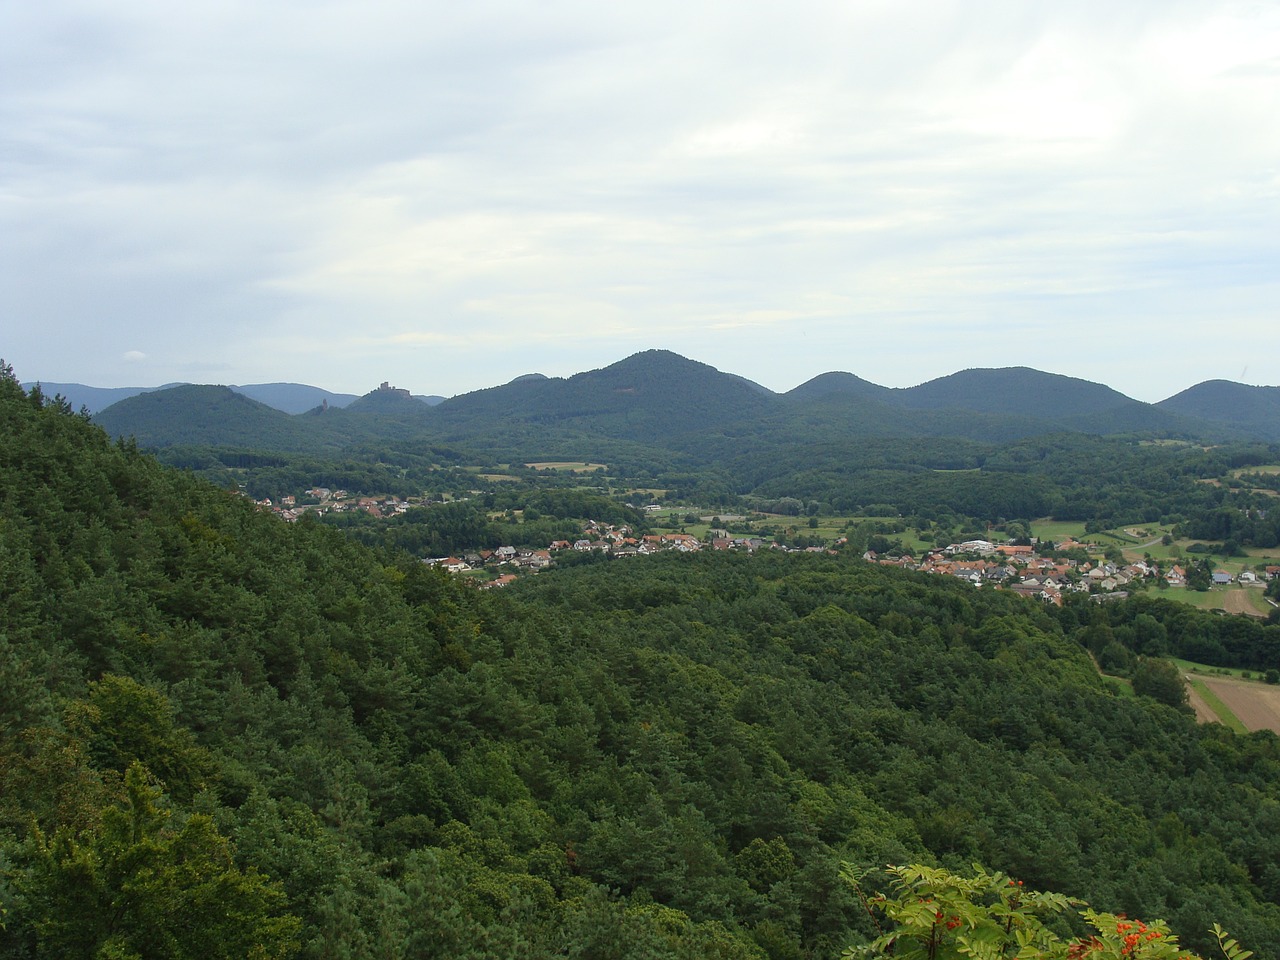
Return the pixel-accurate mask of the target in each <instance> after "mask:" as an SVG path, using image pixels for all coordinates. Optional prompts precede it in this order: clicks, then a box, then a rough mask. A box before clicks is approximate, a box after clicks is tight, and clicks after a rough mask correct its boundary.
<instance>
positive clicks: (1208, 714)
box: [1187, 674, 1249, 733]
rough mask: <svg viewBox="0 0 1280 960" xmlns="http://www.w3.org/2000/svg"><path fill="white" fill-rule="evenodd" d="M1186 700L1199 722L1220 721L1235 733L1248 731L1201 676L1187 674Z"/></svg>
mask: <svg viewBox="0 0 1280 960" xmlns="http://www.w3.org/2000/svg"><path fill="white" fill-rule="evenodd" d="M1187 700H1188V702H1190V704H1191V709H1192V710H1194V711H1195V712H1196V719H1197V720H1199V721H1200V722H1201V723H1221V724H1223V725H1224V726H1226V727H1227V728H1228V729H1231V730H1234V731H1235V732H1236V733H1248V732H1249V731H1248V730H1247V729H1246V728H1245V725H1244V724H1243V723H1241V722H1240V718H1239V717H1237V716H1236V715H1235V714H1234V713H1232V712H1231V708H1230V707H1228V706H1227V705H1226V704H1225V703H1223V702H1222V701H1221V700H1220V699H1219V698H1218V696H1217V694H1215V693H1214V692H1213V691H1212V690H1210V689H1209V687H1208V686H1207V685H1206V684H1205V682H1204V678H1203V677H1196V676H1192V675H1191V674H1187Z"/></svg>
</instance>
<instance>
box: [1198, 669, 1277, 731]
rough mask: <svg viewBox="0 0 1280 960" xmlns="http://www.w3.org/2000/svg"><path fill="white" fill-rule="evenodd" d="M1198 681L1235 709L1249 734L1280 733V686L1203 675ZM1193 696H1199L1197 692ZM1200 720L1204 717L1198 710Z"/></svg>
mask: <svg viewBox="0 0 1280 960" xmlns="http://www.w3.org/2000/svg"><path fill="white" fill-rule="evenodd" d="M1198 679H1200V680H1202V681H1203V682H1204V685H1205V686H1206V687H1208V688H1209V689H1210V690H1212V691H1213V694H1214V696H1216V697H1217V698H1218V699H1219V700H1221V701H1222V702H1223V703H1225V704H1226V705H1227V706H1228V707H1230V708H1231V712H1232V713H1234V714H1235V715H1236V716H1237V717H1239V718H1240V722H1241V723H1243V724H1244V725H1245V728H1246V729H1247V730H1271V731H1273V732H1275V733H1280V686H1276V685H1274V684H1269V683H1255V682H1252V681H1249V680H1234V679H1231V678H1229V677H1206V676H1202V675H1201V676H1199V677H1198ZM1190 692H1191V693H1192V695H1193V696H1194V695H1195V692H1194V691H1190ZM1193 706H1194V704H1193ZM1196 716H1197V717H1199V716H1200V710H1199V708H1198V707H1197V708H1196Z"/></svg>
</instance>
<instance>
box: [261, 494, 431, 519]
mask: <svg viewBox="0 0 1280 960" xmlns="http://www.w3.org/2000/svg"><path fill="white" fill-rule="evenodd" d="M253 502H254V503H256V504H257V505H258V506H259V507H261V508H262V509H263V510H269V511H271V512H272V513H274V514H275V515H276V516H278V517H279V518H280V519H281V520H284V521H285V522H286V523H293V522H295V521H296V520H297V519H298V518H299V517H301V516H302V515H303V514H304V513H307V512H308V511H314V512H315V513H329V512H330V511H332V512H333V513H346V512H354V511H357V510H359V511H362V512H364V513H367V514H369V515H370V516H371V517H376V518H378V519H382V518H384V517H394V516H395V515H396V514H399V513H404V512H405V511H406V510H408V509H409V508H410V507H420V506H423V505H424V504H427V503H430V502H431V501H430V500H429V498H427V497H407V498H405V499H403V500H402V499H400V498H399V497H353V496H351V495H350V494H349V493H347V491H346V490H330V489H329V488H328V487H312V488H311V489H310V490H308V491H307V493H306V496H305V497H304V499H303V502H302V503H299V502H298V498H297V497H294V496H285V497H281V498H280V499H279V500H278V501H272V500H271V499H270V498H269V497H264V498H263V499H261V500H255V501H253Z"/></svg>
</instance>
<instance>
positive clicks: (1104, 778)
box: [0, 369, 1280, 960]
mask: <svg viewBox="0 0 1280 960" xmlns="http://www.w3.org/2000/svg"><path fill="white" fill-rule="evenodd" d="M1102 466H1103V465H1102V464H1099V469H1101V468H1102ZM542 506H543V509H544V515H545V516H546V517H547V518H550V519H551V520H554V519H555V518H556V516H557V515H558V514H561V513H563V514H572V513H573V511H574V510H576V509H578V508H579V506H580V505H579V504H575V503H573V502H571V500H570V499H569V498H566V497H561V496H558V495H556V496H553V495H552V494H551V493H547V494H546V497H545V499H544V500H543V501H542ZM1239 623H1245V621H1238V620H1235V619H1234V618H1220V617H1215V616H1213V615H1210V614H1207V613H1201V612H1199V611H1195V610H1192V609H1189V608H1186V607H1178V608H1176V609H1175V608H1173V607H1172V606H1171V605H1167V604H1163V603H1162V602H1160V601H1159V600H1158V599H1148V598H1136V599H1134V600H1132V601H1130V602H1127V603H1117V604H1114V605H1108V606H1098V605H1095V604H1093V603H1091V602H1089V601H1088V600H1084V601H1082V602H1081V603H1079V604H1068V605H1067V606H1066V607H1063V608H1061V609H1057V608H1050V607H1045V606H1042V605H1040V604H1038V603H1036V602H1033V601H1028V600H1023V599H1022V598H1019V597H1016V596H1013V595H1010V594H1008V593H1002V592H998V591H990V590H975V589H974V588H973V587H971V586H969V585H967V584H962V583H960V582H958V581H953V580H950V579H948V578H941V577H928V576H925V575H920V574H912V573H906V572H902V571H897V570H890V569H884V568H880V567H877V566H873V565H869V564H865V563H862V562H861V561H859V560H857V559H851V558H846V557H836V556H822V555H785V554H780V553H779V554H770V555H757V556H746V555H730V554H709V553H703V554H691V555H670V554H664V555H660V556H655V557H650V558H633V559H628V560H619V561H613V562H605V561H601V562H597V563H589V564H582V565H579V566H575V567H573V568H571V569H563V570H556V571H551V572H549V573H544V574H540V575H539V576H537V577H532V578H528V579H526V580H522V581H520V582H518V583H516V584H514V585H513V586H512V587H511V588H509V589H508V590H507V591H504V592H502V593H481V592H478V591H475V590H472V589H469V588H467V587H465V586H464V585H462V584H460V583H458V582H457V581H454V580H451V579H450V578H448V577H447V576H446V575H444V574H441V573H438V572H436V571H435V570H432V569H429V568H428V567H426V566H425V565H424V564H422V563H419V562H417V561H416V560H414V559H413V558H412V557H410V556H409V555H408V554H406V553H404V552H403V551H401V550H399V549H397V544H394V543H392V544H390V545H387V544H380V545H379V546H378V547H376V548H372V547H369V546H366V545H363V544H360V543H357V542H355V541H354V540H353V539H352V538H350V537H348V536H344V535H343V533H342V532H340V531H337V530H334V529H332V528H329V527H327V526H324V525H322V524H318V523H313V522H307V521H305V520H304V521H303V522H300V523H297V524H294V525H286V524H284V523H281V522H279V521H278V520H277V519H276V518H274V517H273V516H271V515H269V514H265V513H262V512H260V511H258V510H256V509H255V508H254V506H253V505H252V503H251V502H249V501H248V500H247V499H245V498H243V497H238V496H235V495H232V494H229V493H227V492H226V491H224V490H221V489H219V488H217V487H215V486H213V485H211V484H208V483H206V482H204V481H203V480H201V479H199V478H198V477H195V476H193V475H191V474H190V473H185V472H180V471H175V470H172V469H170V468H167V467H165V466H162V465H161V464H159V463H158V462H157V461H155V460H154V459H152V458H150V457H148V456H146V455H144V454H143V453H141V452H140V451H139V450H138V449H137V448H136V447H135V446H134V445H132V444H130V443H117V442H113V441H111V440H109V439H108V438H107V436H106V435H105V434H104V433H103V432H102V431H100V430H99V429H98V428H97V427H96V426H94V425H93V424H92V423H90V422H88V420H87V419H85V418H84V417H81V416H77V415H75V414H73V413H72V412H71V411H70V410H69V409H67V407H66V405H64V404H60V403H57V402H52V401H50V400H48V399H47V398H44V397H42V396H41V395H40V394H39V393H38V392H35V393H33V394H28V393H25V392H24V391H23V390H22V389H21V387H20V386H19V385H18V383H17V381H16V380H15V379H14V377H13V375H12V373H11V372H10V371H8V370H7V369H6V370H5V371H4V372H3V375H2V376H0V689H2V690H3V691H4V697H3V699H2V700H0V910H3V913H2V914H0V924H2V925H3V929H0V953H3V954H4V955H5V956H13V957H113V958H125V957H140V958H152V957H166V958H167V957H193V956H204V957H249V956H258V957H293V956H298V957H307V958H391V957H395V958H398V957H405V958H418V957H423V958H429V957H450V958H457V957H463V958H465V957H475V958H480V957H528V958H540V957H582V958H610V957H619V958H621V957H636V958H640V957H645V958H648V957H687V958H694V957H721V958H777V960H781V958H809V957H814V958H816V957H834V956H837V955H839V954H840V952H841V950H842V949H844V948H845V947H847V946H849V945H851V944H856V943H866V942H869V941H871V940H873V939H874V938H875V937H876V936H877V934H878V931H877V929H876V926H875V923H874V922H873V918H872V915H871V914H869V913H868V911H867V910H866V908H865V905H864V903H863V902H862V900H861V899H860V896H859V891H858V890H856V889H855V888H854V887H853V886H851V885H850V884H849V883H848V882H847V880H846V879H844V877H842V872H844V871H846V870H847V871H851V872H854V873H857V874H858V875H859V876H861V877H862V878H863V879H862V881H861V882H862V884H863V892H864V893H865V892H868V891H870V892H874V891H875V890H877V889H879V888H880V887H881V886H883V887H884V889H890V887H889V884H890V881H891V880H892V876H890V875H887V874H885V873H883V868H884V866H885V865H886V864H890V863H907V862H921V863H932V864H937V865H940V866H943V867H946V868H949V869H952V870H957V871H963V870H968V869H969V865H970V864H972V863H975V862H976V863H981V864H983V865H985V866H986V867H988V868H990V869H991V870H996V871H1003V872H1004V873H1007V874H1009V875H1010V876H1016V877H1018V878H1019V879H1022V880H1024V881H1025V882H1026V884H1027V885H1028V886H1033V887H1035V888H1037V889H1042V890H1050V891H1056V892H1059V893H1061V894H1064V895H1068V896H1074V897H1083V898H1085V899H1087V900H1088V901H1089V902H1090V903H1092V904H1093V905H1094V906H1096V907H1097V908H1099V909H1103V910H1109V911H1115V912H1119V911H1124V912H1127V913H1129V914H1132V915H1136V916H1143V917H1148V918H1153V917H1162V918H1165V919H1167V920H1168V921H1169V923H1170V924H1171V926H1172V928H1173V929H1174V930H1176V931H1177V932H1178V933H1179V934H1181V935H1182V937H1183V941H1184V942H1185V943H1187V944H1189V945H1191V946H1193V947H1195V948H1197V949H1200V950H1205V951H1207V950H1208V949H1209V947H1210V946H1211V945H1212V944H1213V942H1214V940H1213V938H1212V936H1211V935H1210V934H1209V933H1208V932H1207V931H1208V930H1209V928H1210V927H1211V925H1212V923H1213V922H1214V921H1219V922H1221V923H1222V924H1223V925H1224V926H1225V927H1227V928H1228V929H1230V930H1231V931H1232V932H1233V934H1234V935H1235V936H1236V937H1238V938H1239V939H1240V941H1241V942H1242V943H1244V944H1246V945H1247V946H1249V947H1250V948H1252V949H1253V950H1255V951H1256V952H1257V954H1258V955H1259V956H1280V866H1278V864H1280V743H1278V742H1277V739H1276V738H1275V737H1274V736H1272V735H1269V734H1255V735H1250V736H1236V735H1233V734H1231V733H1230V732H1228V731H1226V730H1225V729H1223V728H1221V727H1218V726H1198V725H1196V724H1195V722H1194V721H1193V719H1192V718H1191V717H1190V715H1189V714H1187V713H1186V712H1185V711H1184V710H1181V709H1179V708H1178V706H1177V705H1176V701H1177V698H1176V697H1172V698H1171V697H1163V699H1167V700H1170V702H1171V703H1172V704H1173V705H1170V704H1168V703H1164V702H1161V699H1158V698H1159V697H1160V690H1159V689H1158V688H1157V687H1150V688H1148V689H1149V692H1151V693H1154V694H1156V696H1154V697H1152V696H1137V697H1126V696H1121V695H1120V694H1119V693H1117V692H1116V691H1115V689H1114V688H1113V687H1111V686H1109V685H1108V684H1106V683H1105V682H1104V681H1103V679H1102V678H1101V677H1099V675H1098V674H1097V671H1096V669H1095V667H1094V664H1093V662H1092V660H1091V659H1090V651H1094V652H1095V653H1097V652H1101V651H1105V650H1107V649H1108V648H1110V647H1113V646H1114V647H1116V648H1117V649H1119V650H1122V651H1124V652H1125V653H1128V654H1129V655H1131V656H1132V657H1134V658H1135V661H1134V662H1135V663H1137V662H1138V661H1137V660H1136V658H1137V657H1139V656H1143V657H1158V656H1161V655H1164V654H1167V653H1175V652H1186V651H1187V650H1189V649H1195V650H1197V651H1199V652H1200V653H1202V654H1205V655H1207V656H1212V657H1217V659H1218V661H1219V662H1223V663H1227V662H1237V663H1241V664H1244V663H1247V664H1249V665H1251V666H1258V667H1264V666H1265V667H1274V666H1277V665H1278V663H1277V651H1278V650H1280V633H1278V632H1280V626H1277V625H1264V624H1258V623H1252V622H1249V623H1248V626H1247V627H1237V626H1235V625H1236V624H1239ZM1228 624H1230V625H1231V626H1227V625H1228ZM1112 655H1113V656H1116V655H1119V654H1117V653H1116V651H1115V650H1113V651H1112ZM1135 687H1137V688H1138V689H1139V690H1140V691H1141V690H1142V689H1143V687H1142V685H1141V684H1138V683H1137V682H1136V675H1135ZM1061 922H1062V923H1067V924H1069V922H1070V921H1068V920H1062V921H1061Z"/></svg>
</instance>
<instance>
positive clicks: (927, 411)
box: [98, 350, 1267, 465]
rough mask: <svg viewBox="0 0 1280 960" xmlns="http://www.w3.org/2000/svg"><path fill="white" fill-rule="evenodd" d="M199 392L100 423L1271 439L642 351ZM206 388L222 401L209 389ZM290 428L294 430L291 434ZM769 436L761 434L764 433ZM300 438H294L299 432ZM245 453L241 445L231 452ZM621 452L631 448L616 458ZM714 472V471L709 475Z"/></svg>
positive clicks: (434, 437) (148, 428)
mask: <svg viewBox="0 0 1280 960" xmlns="http://www.w3.org/2000/svg"><path fill="white" fill-rule="evenodd" d="M190 389H192V388H177V389H173V390H164V391H157V392H155V393H151V394H147V395H145V396H139V397H134V398H131V399H130V400H127V401H122V402H121V403H119V404H115V405H113V406H112V407H109V408H107V409H106V410H105V411H103V412H102V413H101V414H99V415H98V419H99V422H100V423H102V425H103V426H104V427H105V428H106V429H107V430H108V432H110V433H112V434H113V435H123V436H129V435H133V436H136V437H138V439H139V442H142V443H145V444H147V445H150V446H156V447H161V446H172V445H175V444H192V445H222V444H225V443H227V442H228V441H227V440H226V439H225V438H226V437H227V436H236V437H242V436H251V435H253V434H254V432H255V431H258V432H260V433H261V435H262V436H263V438H264V439H263V440H262V442H261V443H259V444H257V446H258V448H259V449H262V448H265V447H271V448H274V449H287V450H314V449H320V448H322V447H326V446H327V447H330V448H331V447H334V446H337V445H341V444H343V443H348V442H351V438H353V437H354V438H358V439H360V440H362V441H366V442H371V443H376V442H378V441H379V440H382V439H389V438H405V437H414V438H417V439H419V440H421V441H422V442H427V443H442V444H447V445H451V446H461V447H465V448H468V449H473V450H484V451H488V452H493V453H495V454H497V453H501V454H502V455H503V457H504V458H505V457H508V456H510V457H516V458H520V457H523V458H526V459H533V460H538V459H544V458H545V457H547V456H549V455H551V454H555V455H556V456H564V457H567V458H568V459H583V460H602V459H606V458H607V457H609V456H613V457H615V458H616V457H617V456H619V455H625V454H627V453H630V452H638V453H643V452H645V451H648V450H652V449H657V450H660V451H663V452H665V453H666V454H667V455H671V454H677V455H688V454H690V453H691V452H697V453H698V454H699V456H703V457H705V451H707V450H709V449H717V448H718V447H719V446H720V445H721V444H723V443H724V442H725V441H729V442H730V444H731V446H732V447H733V449H734V451H735V453H737V454H746V455H751V456H755V457H767V458H775V459H776V457H777V454H778V450H777V446H776V444H777V442H778V438H783V437H785V438H786V442H797V441H798V442H826V441H828V440H829V439H830V438H832V437H839V438H843V439H848V438H851V437H877V436H896V437H942V438H967V439H973V440H980V441H988V442H1007V441H1010V440H1015V439H1019V438H1023V437H1030V436H1040V435H1044V434H1049V433H1057V432H1063V431H1071V432H1078V433H1083V434H1093V435H1105V436H1114V435H1133V434H1142V435H1146V436H1160V437H1179V438H1192V439H1197V440H1207V441H1212V442H1221V441H1223V440H1230V439H1240V438H1249V437H1254V436H1261V435H1262V433H1266V432H1267V431H1266V430H1265V429H1264V428H1265V426H1266V425H1265V424H1263V426H1261V427H1258V426H1257V425H1256V424H1253V423H1252V422H1243V421H1240V422H1236V421H1232V422H1228V421H1226V420H1224V419H1222V418H1217V417H1215V418H1213V419H1206V418H1203V417H1200V416H1197V415H1194V414H1190V413H1186V412H1182V411H1180V410H1176V409H1172V408H1170V409H1165V408H1164V407H1159V406H1154V405H1151V404H1146V403H1141V402H1139V401H1137V400H1133V399H1131V398H1129V397H1126V396H1124V395H1123V394H1121V393H1119V392H1117V391H1115V390H1112V389H1110V388H1109V387H1104V386H1102V385H1100V384H1096V383H1089V382H1088V381H1084V380H1079V379H1075V378H1071V377H1064V376H1058V375H1054V374H1047V373H1041V372H1039V371H1035V370H1030V369H1028V368H1025V367H1013V368H1006V369H986V370H966V371H962V372H960V373H957V374H953V375H951V376H949V377H943V378H940V379H938V380H933V381H930V382H929V383H925V384H921V385H919V386H916V387H911V388H906V389H888V388H886V387H880V386H876V385H875V384H873V383H870V382H869V381H866V380H862V379H860V378H858V377H855V376H853V375H852V374H840V373H831V374H825V375H823V376H821V377H817V378H815V379H814V380H811V381H809V382H808V383H806V384H802V385H801V386H799V387H797V388H796V389H794V390H792V391H790V392H789V393H786V394H775V393H773V392H771V391H769V390H767V389H766V388H764V387H762V386H760V385H759V384H757V383H753V382H752V381H750V380H746V379H745V378H743V377H739V376H735V375H733V374H729V373H724V372H721V371H719V370H716V369H715V368H714V367H711V366H708V365H707V364H704V363H698V362H696V361H693V360H689V359H686V358H685V357H681V356H679V355H677V354H674V353H671V352H670V351H665V350H648V351H644V352H642V353H638V354H635V355H633V356H631V357H627V358H626V359H624V360H620V361H618V362H617V363H614V364H610V365H609V366H607V367H604V368H601V369H599V370H591V371H587V372H584V373H579V374H576V375H574V376H572V377H569V378H566V379H561V378H548V377H542V376H527V377H520V378H517V379H516V380H513V381H511V382H510V383H507V384H505V385H503V386H497V387H491V388H489V389H485V390H477V391H474V392H472V393H467V394H463V395H460V396H456V397H452V398H450V399H448V400H445V401H443V402H441V403H439V404H437V405H435V406H431V407H428V406H426V405H425V404H422V403H420V402H417V401H414V400H411V399H410V398H408V397H407V396H406V397H404V398H399V400H400V402H396V401H397V398H396V397H395V395H394V391H392V392H391V393H389V394H387V395H385V396H383V395H382V394H381V393H380V392H379V391H374V392H373V393H371V394H368V395H367V396H366V397H363V398H361V399H360V400H358V401H356V402H354V403H352V404H350V405H349V406H348V407H347V408H346V410H345V411H344V413H345V414H347V415H346V416H339V415H337V412H336V411H332V410H330V411H329V414H330V415H329V416H326V417H316V416H314V415H313V414H314V411H312V414H309V415H305V416H298V417H293V418H288V422H286V421H285V420H281V421H280V422H279V423H275V422H267V421H265V420H264V419H263V417H262V416H261V413H260V412H258V411H255V410H253V409H252V408H250V407H248V406H242V407H233V406H231V405H229V404H226V403H223V404H221V406H220V409H219V413H218V416H217V417H214V418H209V417H207V416H205V415H204V414H203V413H202V412H201V411H200V410H199V409H198V408H197V407H195V406H193V405H192V403H191V400H192V396H191V394H189V393H188V392H184V391H189V390H190ZM201 389H206V390H208V389H212V388H201ZM290 423H291V424H292V426H290V425H289V424H290ZM762 424H763V425H767V428H766V429H764V430H761V425H762ZM289 430H293V434H292V435H290V434H289V432H288V431H289ZM235 442H237V443H243V442H244V441H240V440H237V441H235ZM620 447H625V448H626V449H625V450H622V451H621V453H620ZM704 465H705V464H704Z"/></svg>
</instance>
